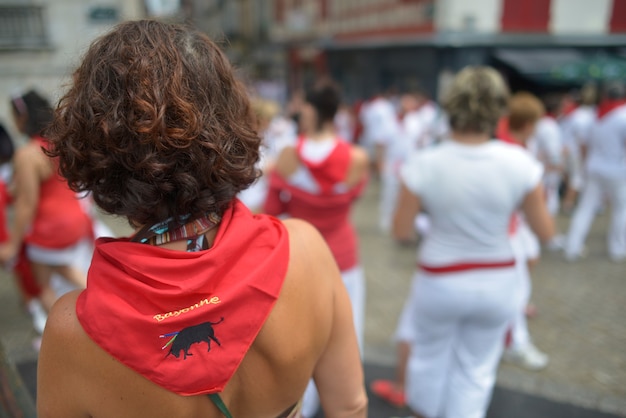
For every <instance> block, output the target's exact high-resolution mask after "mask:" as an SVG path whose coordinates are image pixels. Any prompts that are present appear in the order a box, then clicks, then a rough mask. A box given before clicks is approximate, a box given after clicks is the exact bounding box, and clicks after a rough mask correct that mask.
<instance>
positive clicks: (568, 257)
mask: <svg viewBox="0 0 626 418" xmlns="http://www.w3.org/2000/svg"><path fill="white" fill-rule="evenodd" d="M588 255H589V252H588V251H587V247H583V249H582V251H581V252H580V253H579V254H571V253H568V252H567V251H565V253H564V256H565V260H566V261H570V262H575V261H578V260H582V259H584V258H587V256H588Z"/></svg>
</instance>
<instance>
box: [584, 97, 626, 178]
mask: <svg viewBox="0 0 626 418" xmlns="http://www.w3.org/2000/svg"><path fill="white" fill-rule="evenodd" d="M587 171H588V172H589V173H593V174H599V175H602V176H605V177H609V178H622V179H626V105H624V106H620V107H618V108H616V109H613V110H612V111H610V112H609V113H607V114H606V115H604V116H603V117H602V118H599V119H598V120H597V121H596V123H594V124H593V126H592V128H591V133H590V135H589V144H588V151H587Z"/></svg>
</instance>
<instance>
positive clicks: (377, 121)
mask: <svg viewBox="0 0 626 418" xmlns="http://www.w3.org/2000/svg"><path fill="white" fill-rule="evenodd" d="M360 117H361V123H362V124H363V135H364V138H365V141H366V142H367V143H368V144H381V145H388V144H390V143H391V142H393V141H394V140H395V138H396V137H397V136H398V132H399V130H400V127H399V122H398V115H397V114H396V111H395V108H394V107H393V104H392V103H391V102H390V101H389V100H387V99H385V98H383V97H378V98H376V99H374V100H372V101H371V102H369V103H366V104H365V105H364V106H363V109H362V111H361V115H360Z"/></svg>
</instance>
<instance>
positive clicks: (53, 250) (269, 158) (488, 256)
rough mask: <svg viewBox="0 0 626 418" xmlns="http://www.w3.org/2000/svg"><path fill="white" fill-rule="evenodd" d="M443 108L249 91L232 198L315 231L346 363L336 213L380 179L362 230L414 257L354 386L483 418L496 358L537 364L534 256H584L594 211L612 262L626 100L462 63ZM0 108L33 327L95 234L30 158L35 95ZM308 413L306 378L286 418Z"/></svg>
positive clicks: (312, 408) (343, 257) (85, 260)
mask: <svg viewBox="0 0 626 418" xmlns="http://www.w3.org/2000/svg"><path fill="white" fill-rule="evenodd" d="M443 97H444V99H442V101H441V103H436V102H435V101H434V100H433V99H432V98H430V97H429V96H428V95H427V94H426V93H425V92H424V91H423V90H420V89H414V90H411V91H406V92H403V93H402V94H393V95H392V94H388V93H387V92H380V94H377V95H375V96H374V97H369V98H364V100H362V101H360V102H358V103H353V104H347V103H345V102H343V101H342V98H341V88H340V86H338V85H337V84H336V83H335V82H333V81H332V80H330V79H322V80H320V81H318V82H317V83H316V84H315V85H314V86H312V87H311V88H310V89H309V90H307V91H306V92H296V93H294V95H293V97H292V100H291V101H290V102H289V103H287V104H285V106H284V107H281V105H280V104H279V103H277V102H274V101H272V100H267V99H264V98H261V97H257V96H255V95H254V94H253V93H251V104H252V111H253V117H254V121H255V126H256V129H257V132H258V134H259V135H260V136H261V139H262V145H261V156H260V159H259V161H258V163H257V168H258V170H259V172H260V173H261V174H260V176H259V178H258V179H257V180H256V182H254V183H253V184H252V185H251V186H250V187H249V188H247V189H245V190H243V191H241V192H240V193H239V195H238V197H239V199H240V200H241V201H242V202H243V203H244V204H245V205H247V206H248V208H249V209H250V210H251V211H252V212H254V213H267V214H270V215H274V216H276V217H282V218H287V217H293V218H299V219H304V220H306V221H308V222H309V223H311V224H312V225H313V226H315V227H316V229H317V230H318V231H319V232H320V233H321V235H322V236H323V238H324V239H325V241H326V243H327V244H328V246H329V248H330V251H331V253H332V255H333V256H334V259H335V261H336V263H337V266H338V268H339V270H340V272H341V276H342V279H343V282H344V285H345V287H346V289H347V292H348V295H349V298H350V301H351V306H352V317H353V321H354V327H355V330H356V335H357V340H358V344H359V348H360V350H361V354H362V350H363V328H364V321H365V300H366V298H365V292H366V289H365V278H364V271H363V268H362V263H361V261H360V258H359V246H358V231H356V229H355V228H354V226H353V225H352V223H351V220H350V211H351V209H352V207H353V205H354V203H355V202H356V201H357V200H358V198H359V196H360V195H361V194H362V193H363V192H364V190H365V188H366V187H368V181H370V182H371V181H377V182H379V184H380V187H379V189H378V190H379V211H378V219H375V220H374V219H373V220H372V222H376V223H377V225H378V227H379V228H380V231H381V233H382V234H388V235H389V236H390V239H394V240H396V241H397V242H399V243H407V242H414V241H416V240H418V239H419V254H418V266H417V268H416V273H415V277H414V282H413V286H412V290H411V292H410V294H409V296H408V297H407V300H406V302H405V307H404V309H403V312H402V315H401V317H400V318H399V320H398V328H397V332H396V341H397V344H398V365H397V379H396V380H394V381H387V380H380V381H375V382H373V383H372V387H371V389H372V391H373V392H374V393H375V394H376V395H377V396H380V397H381V398H383V399H385V400H386V401H388V402H390V403H392V404H394V405H396V406H404V405H408V406H409V407H410V408H411V410H412V411H414V413H415V414H419V415H418V416H424V417H433V418H434V417H452V416H463V417H482V416H484V414H485V411H486V408H487V406H488V402H489V399H490V396H491V391H492V388H493V385H494V382H495V373H496V369H497V365H498V363H499V361H500V359H501V358H502V359H504V360H505V361H510V362H514V363H516V364H519V365H521V366H523V367H526V368H528V369H531V370H540V369H542V368H544V367H546V365H547V364H548V361H549V360H548V355H547V354H546V353H543V352H542V351H541V350H540V349H539V348H537V347H536V346H535V345H534V344H533V342H532V338H531V337H530V335H529V332H528V328H527V325H526V318H527V316H529V315H532V314H533V311H534V309H533V306H532V305H531V304H530V295H531V274H532V268H533V266H535V265H536V263H537V262H539V259H540V255H541V251H542V249H547V250H551V251H563V252H564V256H565V257H566V258H567V259H568V260H572V261H573V260H577V259H580V258H584V257H585V245H584V242H585V239H586V235H587V233H588V231H589V228H590V225H591V223H592V222H593V220H594V217H595V216H596V214H597V213H599V212H600V211H603V210H607V209H610V210H611V221H610V226H609V231H608V233H607V249H608V257H609V258H610V259H611V260H613V261H615V262H621V261H624V260H626V91H625V88H624V85H623V84H621V83H613V82H611V83H604V84H600V85H595V84H588V85H585V86H583V87H582V88H580V89H577V90H574V91H567V92H563V91H559V92H552V93H549V94H545V95H542V96H541V97H538V96H537V95H534V94H533V93H531V92H515V93H514V94H510V92H509V89H508V87H507V85H506V83H505V81H504V80H503V79H502V78H501V77H500V75H499V74H498V73H497V72H495V70H493V69H490V68H486V67H477V68H467V69H464V70H462V71H461V72H460V73H459V74H458V75H457V77H456V79H455V81H454V82H453V83H452V85H451V86H450V88H449V91H447V92H445V94H444V95H443ZM10 103H11V108H12V111H13V115H12V116H13V121H14V123H15V126H16V127H17V128H18V130H19V131H20V133H21V134H23V135H24V136H25V137H27V138H28V141H27V143H26V144H24V145H21V146H17V144H18V142H17V141H15V140H13V139H12V138H10V136H9V134H8V131H7V130H6V129H4V128H2V127H0V128H1V129H0V158H1V161H0V163H1V164H2V166H1V170H0V262H1V263H3V264H4V265H5V267H6V268H8V269H11V270H12V271H13V272H14V275H15V277H16V280H17V283H18V284H19V288H20V289H21V292H22V297H23V302H24V306H25V307H26V308H27V309H28V311H29V312H30V313H31V315H32V316H33V323H34V327H35V329H36V330H37V331H38V332H40V333H41V332H43V329H44V326H45V322H46V317H47V313H48V312H49V310H50V309H51V307H52V306H53V304H54V303H55V301H56V300H57V299H58V297H59V296H60V295H61V294H63V293H64V292H66V291H67V290H69V289H75V288H83V287H85V285H86V271H87V268H88V267H89V263H90V260H91V254H92V252H93V248H94V240H95V238H96V237H99V236H107V235H109V236H111V235H112V232H111V231H110V230H108V229H107V227H106V226H105V225H104V224H103V223H102V222H101V221H100V220H99V218H98V216H97V215H96V212H95V211H94V207H93V204H92V199H91V197H90V196H89V195H88V194H81V195H77V194H76V193H75V192H74V191H72V190H70V188H69V187H68V186H67V184H66V182H65V181H64V180H63V179H62V178H61V177H60V175H59V174H58V173H57V165H56V162H55V161H56V160H55V159H53V158H50V157H49V156H48V155H47V142H46V127H47V124H48V123H49V122H50V121H51V119H52V114H53V110H52V107H51V105H50V103H49V102H48V100H47V99H46V98H45V97H43V96H42V95H40V94H39V93H38V92H37V91H35V90H31V91H28V92H26V93H24V94H19V95H16V96H14V97H11V98H10ZM11 208H12V209H11ZM560 213H562V214H565V215H568V216H571V217H570V218H569V219H570V222H569V225H568V228H567V230H564V231H556V230H555V227H554V224H555V223H554V218H555V217H556V216H557V215H558V214H560ZM9 219H10V222H9ZM319 407H320V403H319V398H318V395H317V391H316V387H315V384H314V382H313V380H311V382H310V384H309V386H308V388H307V390H306V394H305V396H304V399H303V409H302V416H304V417H309V418H311V417H313V416H315V414H316V413H317V411H318V409H319Z"/></svg>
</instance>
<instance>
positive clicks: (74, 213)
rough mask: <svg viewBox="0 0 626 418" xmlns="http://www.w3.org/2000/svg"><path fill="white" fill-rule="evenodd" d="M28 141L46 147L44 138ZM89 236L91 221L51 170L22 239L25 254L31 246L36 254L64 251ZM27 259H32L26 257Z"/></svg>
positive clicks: (59, 178) (59, 177) (61, 179)
mask: <svg viewBox="0 0 626 418" xmlns="http://www.w3.org/2000/svg"><path fill="white" fill-rule="evenodd" d="M32 140H33V141H37V143H38V144H40V145H41V146H43V147H45V146H46V141H45V139H43V138H41V137H35V138H33V139H32ZM91 236H92V222H91V219H90V218H89V216H88V215H87V214H86V213H85V211H84V210H83V209H82V207H81V204H80V202H79V200H78V199H77V197H76V193H75V192H74V191H72V190H71V189H70V188H69V187H68V185H67V182H66V181H65V179H63V178H62V177H61V176H60V175H59V174H58V173H57V171H56V168H55V169H54V171H53V173H52V175H50V177H48V178H47V179H46V180H44V181H43V183H41V185H40V189H39V201H38V203H37V209H36V212H35V217H34V219H33V223H32V225H31V227H30V230H29V232H28V233H27V235H26V236H25V238H24V242H25V243H26V248H27V252H28V253H30V248H31V247H34V249H35V250H37V251H36V252H37V253H43V252H45V251H46V250H52V251H55V250H64V249H68V248H72V247H74V246H76V245H77V244H78V243H80V241H81V240H83V239H85V238H88V237H91ZM29 258H30V259H32V258H31V255H30V254H29ZM70 260H71V258H70ZM33 261H37V260H33ZM45 262H46V263H47V262H54V260H46V261H45ZM61 264H65V263H64V262H63V263H61Z"/></svg>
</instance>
